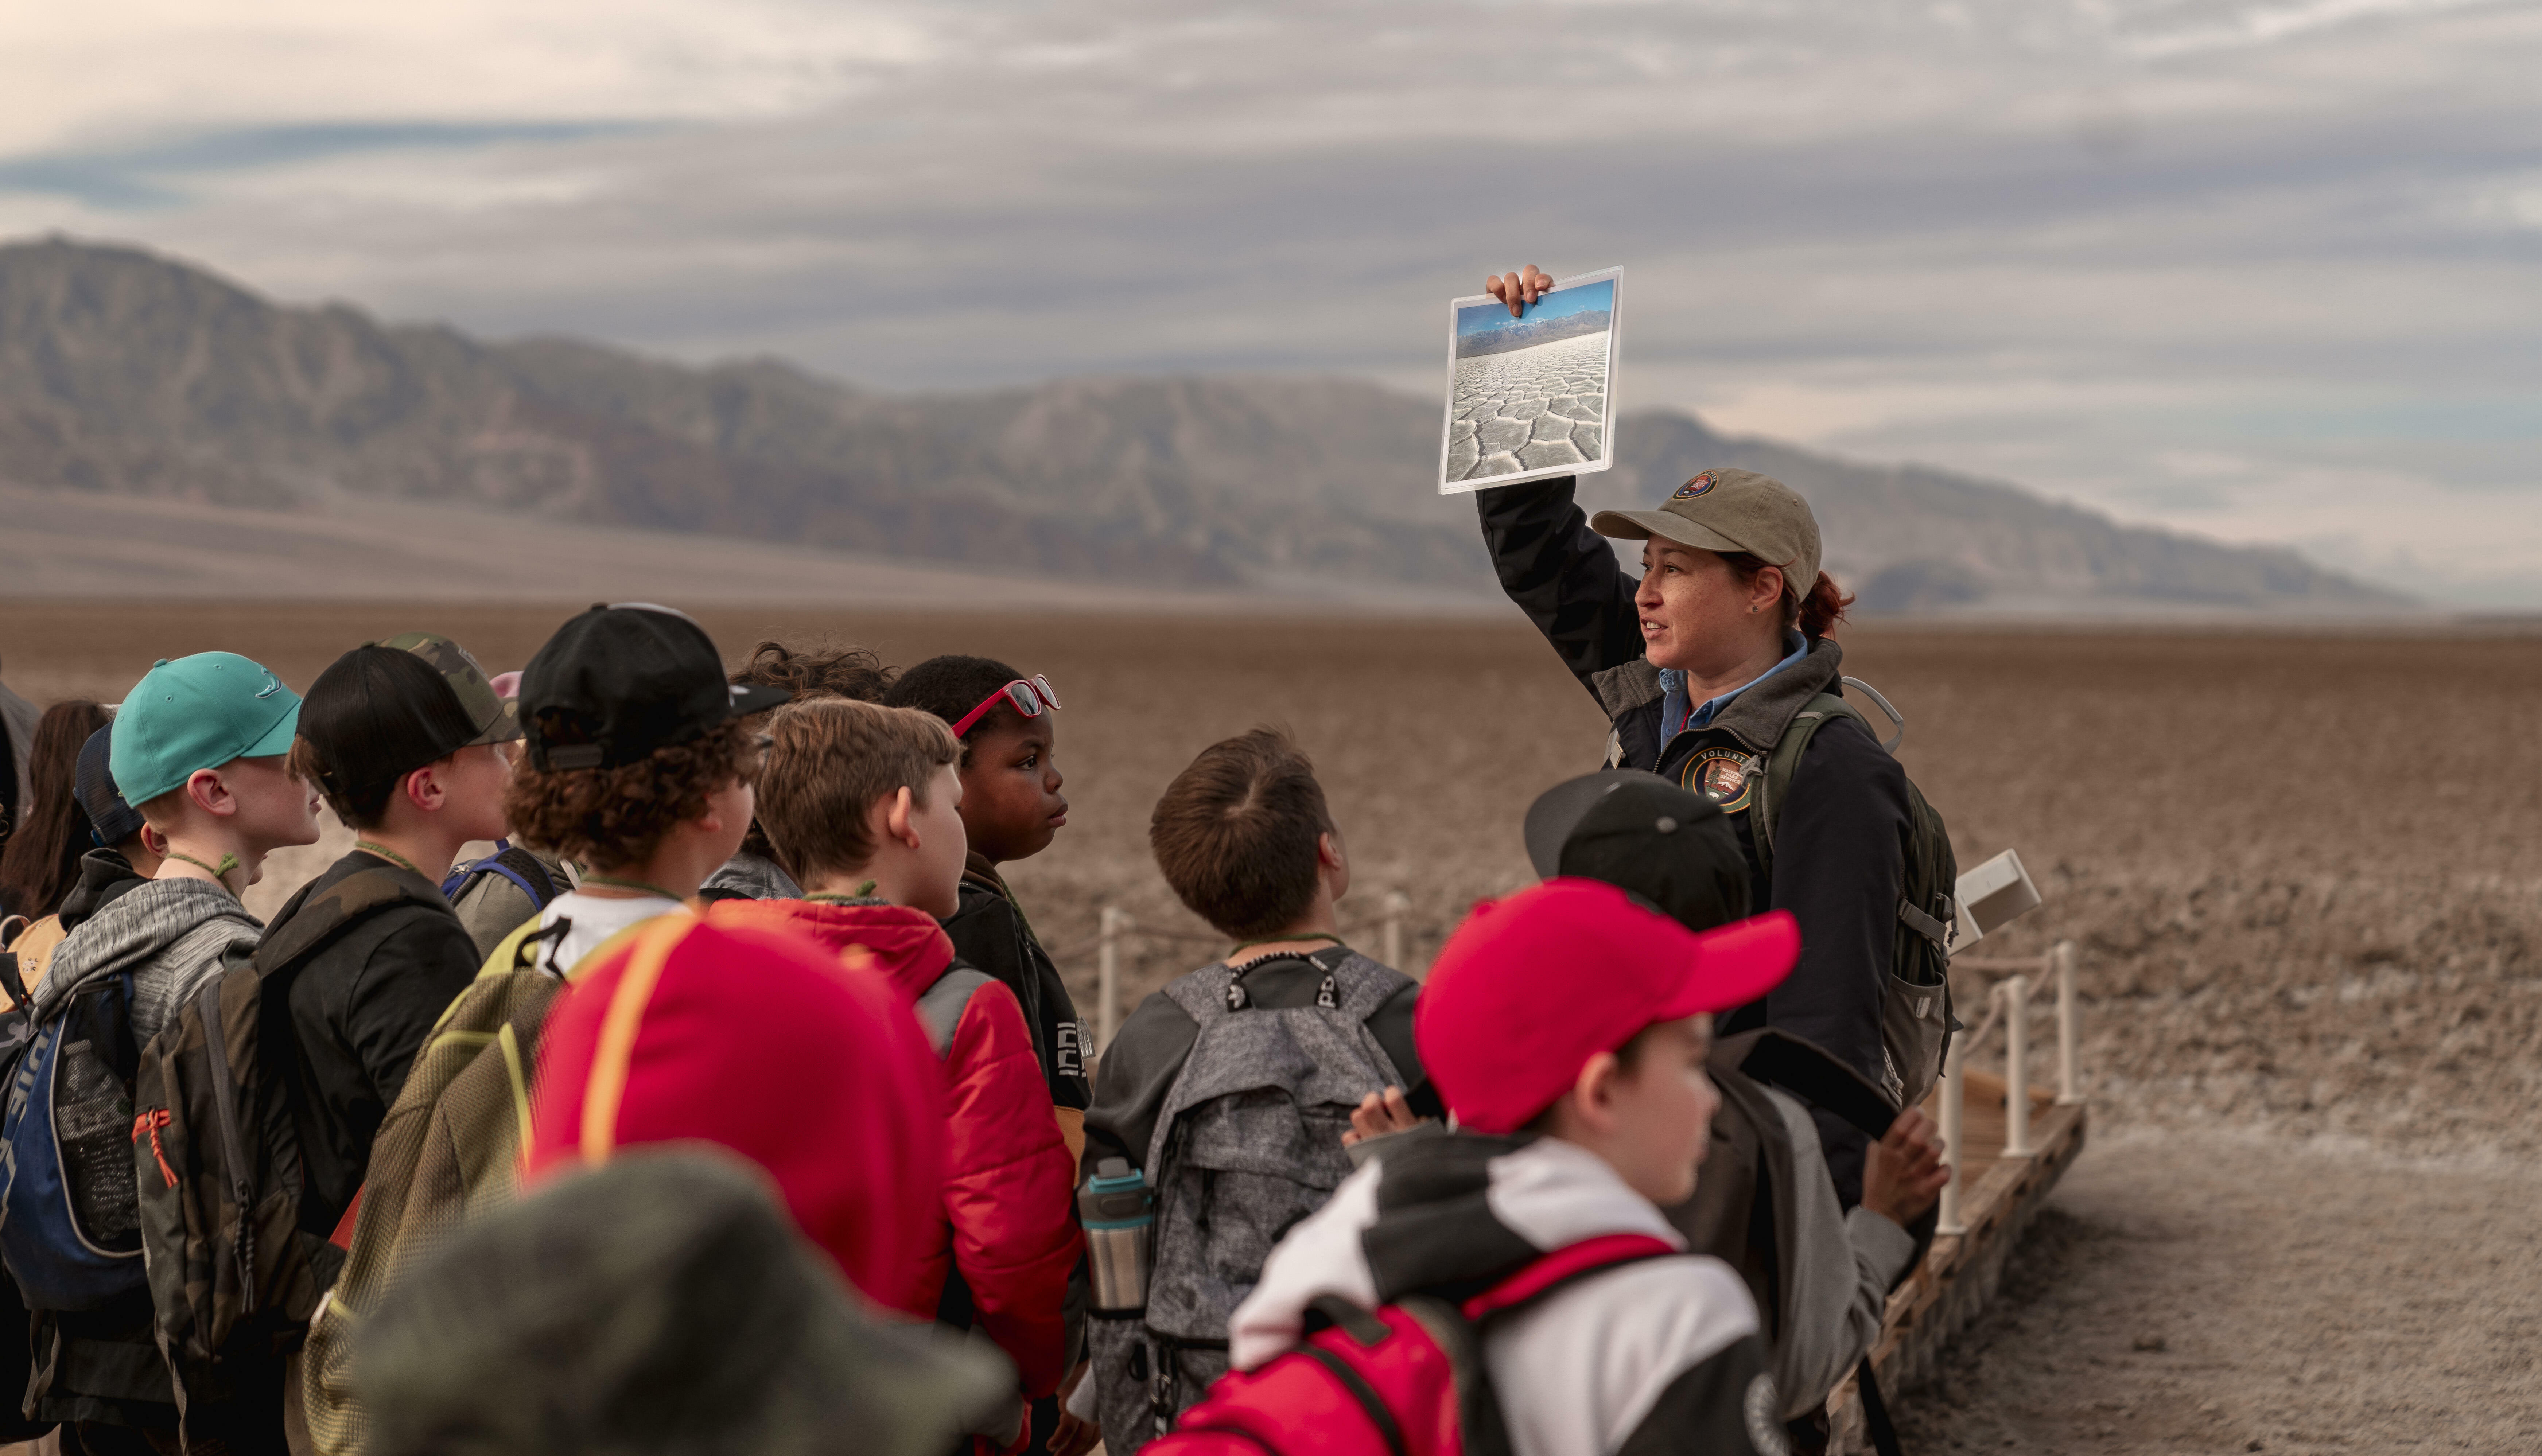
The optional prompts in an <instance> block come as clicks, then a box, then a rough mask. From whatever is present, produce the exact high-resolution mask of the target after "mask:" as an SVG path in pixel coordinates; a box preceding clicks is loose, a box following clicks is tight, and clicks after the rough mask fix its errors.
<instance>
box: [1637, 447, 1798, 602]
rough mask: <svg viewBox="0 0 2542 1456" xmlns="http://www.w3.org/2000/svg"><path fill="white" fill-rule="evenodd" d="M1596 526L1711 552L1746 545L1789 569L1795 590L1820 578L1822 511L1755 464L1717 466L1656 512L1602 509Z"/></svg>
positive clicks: (1771, 562) (1740, 548)
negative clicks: (1814, 512)
mask: <svg viewBox="0 0 2542 1456" xmlns="http://www.w3.org/2000/svg"><path fill="white" fill-rule="evenodd" d="M1589 529H1590V530H1592V531H1595V532H1597V533H1598V534H1599V535H1600V536H1611V537H1614V538H1616V539H1617V540H1619V541H1648V540H1650V539H1651V538H1652V537H1654V536H1656V537H1659V538H1660V539H1662V540H1663V541H1673V542H1676V543H1677V544H1678V545H1680V546H1693V547H1695V548H1697V549H1699V550H1706V551H1746V552H1747V553H1748V554H1750V555H1752V556H1756V557H1758V558H1759V559H1761V560H1763V561H1765V562H1766V563H1767V564H1769V565H1773V566H1779V567H1781V568H1782V569H1783V579H1784V580H1785V581H1786V582H1788V583H1790V586H1791V591H1792V593H1793V594H1794V595H1795V596H1803V597H1805V596H1808V595H1809V591H1810V587H1811V586H1812V585H1814V584H1815V583H1816V582H1817V581H1818V579H1819V518H1818V517H1817V516H1815V515H1812V514H1811V513H1810V503H1809V502H1808V501H1806V500H1803V499H1801V496H1800V492H1799V491H1797V490H1794V489H1793V488H1792V487H1791V486H1789V485H1786V484H1784V483H1783V482H1782V481H1780V480H1777V479H1775V478H1774V477H1773V476H1771V475H1760V474H1757V473H1756V472H1755V471H1733V470H1710V471H1705V472H1704V473H1701V474H1699V475H1696V476H1695V477H1694V478H1693V479H1691V480H1688V481H1686V482H1685V483H1684V484H1682V485H1680V486H1679V487H1678V488H1677V491H1676V493H1675V494H1673V495H1671V496H1670V497H1669V498H1668V499H1667V500H1664V501H1662V502H1660V508H1659V509H1658V510H1655V511H1600V512H1599V513H1598V514H1597V515H1595V516H1592V517H1590V518H1589Z"/></svg>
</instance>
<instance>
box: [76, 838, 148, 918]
mask: <svg viewBox="0 0 2542 1456" xmlns="http://www.w3.org/2000/svg"><path fill="white" fill-rule="evenodd" d="M149 883H150V882H149V880H147V879H145V878H144V877H142V876H141V875H138V874H136V873H134V872H133V869H132V864H131V861H129V860H127V859H125V858H124V857H123V856H122V855H121V854H118V853H116V852H115V851H114V850H112V849H91V850H90V851H88V852H87V853H86V854H83V855H81V856H80V862H79V878H78V879H77V880H74V881H72V882H71V890H70V893H69V894H68V895H65V896H63V897H62V908H61V910H60V911H59V913H60V915H61V921H62V933H63V934H64V935H68V934H69V933H71V932H72V931H74V930H76V929H78V928H79V927H80V922H81V921H82V920H85V919H87V918H88V917H89V916H91V915H93V914H96V913H97V912H98V911H99V910H104V909H106V908H107V907H108V906H110V905H112V904H113V903H114V902H115V901H116V900H118V899H120V898H121V897H122V896H123V894H124V893H125V892H126V891H129V890H136V889H138V888H140V887H141V886H143V885H147V884H149Z"/></svg>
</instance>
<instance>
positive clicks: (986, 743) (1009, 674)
mask: <svg viewBox="0 0 2542 1456" xmlns="http://www.w3.org/2000/svg"><path fill="white" fill-rule="evenodd" d="M882 701H883V702H885V703H887V704H889V705H890V706H893V707H914V708H923V709H925V710H926V711H928V712H931V713H934V714H935V716H937V717H939V718H942V719H943V720H944V721H945V722H946V723H948V724H951V725H952V728H953V736H954V738H955V739H957V740H959V741H960V743H961V745H962V761H961V764H960V767H961V773H962V830H963V833H964V835H965V836H966V837H968V838H969V840H970V845H971V851H970V856H969V858H968V859H967V860H966V862H965V864H964V868H963V871H962V899H961V903H960V905H959V906H957V907H956V908H955V910H954V911H953V913H951V914H950V915H947V916H946V917H945V919H944V932H945V933H946V934H948V935H950V936H952V937H953V950H954V953H955V954H957V955H959V956H960V957H961V958H962V959H963V960H964V961H967V962H969V963H970V964H971V965H973V966H977V967H978V968H980V969H981V970H982V971H985V972H987V973H988V974H990V975H991V976H994V977H996V978H997V979H998V980H999V981H1000V982H1001V983H1004V984H1005V985H1006V987H1007V989H1009V990H1010V991H1013V992H1014V993H1015V1000H1016V1001H1017V1002H1019V1003H1020V1004H1021V1005H1022V1006H1023V1010H1024V1024H1025V1025H1026V1026H1029V1027H1031V1028H1032V1035H1033V1055H1034V1056H1035V1057H1037V1058H1038V1059H1039V1060H1040V1062H1041V1068H1042V1075H1043V1077H1044V1078H1045V1079H1047V1081H1048V1082H1049V1085H1050V1100H1051V1105H1052V1106H1053V1107H1055V1108H1056V1109H1058V1113H1059V1124H1060V1128H1061V1129H1062V1130H1063V1131H1064V1132H1065V1133H1066V1134H1067V1136H1068V1144H1069V1149H1070V1151H1072V1152H1076V1151H1079V1150H1081V1149H1082V1148H1083V1147H1084V1141H1085V1131H1084V1127H1085V1107H1086V1104H1087V1103H1089V1102H1091V1101H1092V1100H1093V1086H1092V1084H1091V1083H1089V1082H1088V1081H1087V1080H1086V1076H1085V1054H1086V1051H1087V1043H1088V1041H1089V1038H1088V1037H1087V1036H1086V1033H1085V1024H1084V1022H1082V1021H1080V1020H1078V1018H1077V1003H1076V1002H1075V1001H1074V1000H1072V999H1070V997H1069V994H1068V985H1067V983H1065V982H1063V981H1062V980H1060V976H1059V967H1058V966H1056V965H1055V964H1053V963H1052V961H1051V959H1050V955H1049V953H1048V952H1046V951H1044V950H1043V949H1042V947H1041V941H1040V940H1039V939H1038V938H1037V937H1035V936H1034V934H1033V932H1032V926H1031V924H1030V923H1029V922H1027V921H1026V920H1025V919H1024V911H1023V907H1022V905H1021V904H1019V903H1018V902H1017V901H1016V900H1015V896H1014V892H1013V891H1012V890H1009V889H1008V888H1007V882H1006V879H1005V877H1003V876H1001V875H1000V874H999V873H998V866H999V865H1001V864H1005V863H1007V862H1009V860H1016V859H1026V858H1029V857H1031V856H1032V855H1035V854H1039V853H1040V852H1041V851H1043V850H1044V849H1047V848H1049V847H1050V841H1051V840H1052V839H1053V838H1054V837H1057V836H1058V834H1059V832H1060V831H1061V830H1062V829H1064V828H1066V827H1067V824H1068V800H1067V799H1066V798H1065V797H1064V796H1062V795H1061V793H1060V791H1059V789H1060V784H1061V782H1062V780H1061V778H1060V773H1059V719H1058V716H1057V714H1058V711H1059V695H1058V694H1057V693H1055V692H1052V691H1051V689H1050V680H1049V679H1047V678H1041V677H1035V678H1030V679H1027V678H1025V677H1024V675H1023V674H1021V673H1018V672H1016V671H1015V670H1014V669H1013V668H1010V667H1009V666H1007V665H1006V664H1005V663H1003V662H999V661H996V660H995V659H992V658H986V657H931V658H929V659H928V660H927V661H925V662H922V663H920V664H919V665H918V666H916V667H914V668H911V669H909V670H908V671H907V672H904V673H902V674H901V675H900V678H899V680H898V681H897V682H895V683H893V684H892V685H891V688H890V689H889V691H887V692H884V693H883V695H882Z"/></svg>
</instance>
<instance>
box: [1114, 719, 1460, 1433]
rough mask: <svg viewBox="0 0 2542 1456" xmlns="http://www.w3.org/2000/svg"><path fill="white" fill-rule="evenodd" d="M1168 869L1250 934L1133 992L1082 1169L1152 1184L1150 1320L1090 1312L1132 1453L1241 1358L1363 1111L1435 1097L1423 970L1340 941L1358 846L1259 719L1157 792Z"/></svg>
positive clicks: (1308, 774)
mask: <svg viewBox="0 0 2542 1456" xmlns="http://www.w3.org/2000/svg"><path fill="white" fill-rule="evenodd" d="M1148 838H1149V843H1150V846H1151V847H1152V848H1153V849H1154V850H1155V852H1156V856H1157V867H1158V868H1159V869H1160V870H1162V871H1163V872H1164V876H1165V882H1166V883H1167V884H1169V885H1171V886H1172V887H1173V889H1174V893H1175V894H1176V895H1178V896H1180V897H1181V898H1182V902H1183V904H1185V905H1187V906H1189V907H1191V909H1192V910H1193V912H1194V913H1196V914H1198V915H1200V916H1201V917H1202V918H1203V919H1205V920H1207V921H1209V922H1210V923H1211V924H1212V925H1214V926H1216V927H1217V928H1218V929H1219V930H1220V931H1221V932H1222V933H1224V934H1225V935H1226V936H1227V937H1228V938H1229V939H1231V940H1233V941H1234V942H1235V946H1234V950H1232V951H1231V952H1230V953H1229V954H1228V956H1227V957H1226V958H1225V959H1224V960H1221V961H1219V962H1217V963H1215V964H1212V965H1209V966H1205V967H1202V968H1201V969H1200V970H1198V971H1194V972H1192V973H1190V974H1189V975H1187V976H1184V977H1182V978H1180V979H1179V980H1177V981H1175V982H1174V983H1171V984H1170V985H1167V986H1166V987H1165V988H1164V989H1162V990H1160V991H1159V992H1157V993H1156V994H1155V995H1152V996H1150V997H1148V998H1147V1000H1145V1001H1144V1002H1142V1003H1140V1006H1139V1008H1138V1010H1137V1011H1135V1012H1133V1013H1132V1014H1131V1016H1130V1019H1129V1021H1128V1022H1127V1023H1125V1024H1124V1025H1123V1026H1122V1028H1121V1031H1120V1035H1119V1036H1118V1037H1117V1038H1115V1039H1114V1041H1113V1043H1112V1045H1111V1046H1110V1047H1109V1048H1107V1049H1106V1050H1105V1052H1104V1055H1103V1063H1102V1071H1101V1079H1100V1081H1099V1083H1098V1085H1097V1086H1096V1088H1095V1097H1094V1106H1093V1107H1092V1108H1091V1109H1089V1110H1088V1111H1087V1113H1086V1116H1085V1154H1084V1173H1085V1174H1088V1175H1090V1174H1092V1173H1093V1172H1094V1171H1095V1169H1096V1168H1097V1167H1098V1165H1099V1164H1100V1163H1101V1162H1102V1161H1103V1160H1104V1159H1107V1158H1119V1159H1121V1160H1123V1161H1124V1162H1126V1163H1127V1164H1128V1165H1129V1166H1130V1167H1131V1168H1134V1169H1144V1170H1145V1171H1146V1174H1147V1178H1148V1182H1149V1184H1150V1186H1152V1187H1153V1188H1155V1189H1156V1191H1157V1204H1156V1234H1155V1243H1154V1246H1153V1247H1154V1249H1155V1251H1156V1252H1155V1256H1154V1262H1155V1268H1154V1270H1153V1272H1152V1273H1151V1274H1150V1275H1149V1279H1148V1303H1147V1308H1146V1311H1145V1314H1144V1316H1143V1317H1142V1318H1138V1319H1128V1318H1107V1319H1097V1320H1095V1321H1093V1322H1092V1325H1091V1332H1092V1344H1093V1362H1094V1363H1093V1381H1094V1386H1095V1392H1094V1402H1093V1404H1094V1407H1095V1409H1096V1411H1097V1412H1099V1414H1100V1417H1101V1420H1102V1425H1103V1440H1104V1445H1105V1449H1107V1450H1110V1451H1113V1452H1116V1453H1122V1456H1126V1453H1128V1452H1130V1451H1133V1450H1136V1449H1137V1448H1138V1447H1139V1446H1141V1445H1143V1444H1145V1443H1146V1442H1147V1441H1148V1440H1149V1439H1150V1438H1151V1437H1152V1436H1154V1435H1155V1434H1156V1432H1157V1431H1158V1429H1159V1427H1160V1424H1161V1423H1162V1422H1164V1421H1166V1420H1170V1419H1171V1418H1172V1417H1173V1415H1174V1414H1175V1413H1176V1412H1178V1411H1180V1410H1181V1409H1182V1408H1183V1407H1185V1406H1188V1405H1190V1404H1191V1403H1192V1402H1193V1401H1195V1400H1197V1399H1199V1397H1200V1394H1201V1392H1202V1390H1203V1389H1204V1388H1205V1387H1206V1386H1207V1385H1208V1384H1209V1382H1210V1381H1211V1380H1213V1379H1216V1378H1217V1377H1218V1375H1219V1374H1221V1373H1222V1372H1224V1371H1225V1370H1226V1368H1227V1354H1226V1345H1225V1341H1226V1338H1227V1320H1228V1316H1229V1315H1230V1314H1232V1313H1233V1312H1234V1309H1235V1306H1236V1304H1237V1302H1238V1301H1239V1300H1241V1299H1242V1298H1243V1297H1244V1295H1245V1294H1246V1293H1247V1292H1248V1291H1249V1290H1250V1289H1251V1288H1252V1287H1253V1277H1254V1273H1255V1271H1257V1270H1259V1269H1260V1268H1261V1265H1262V1260H1263V1259H1264V1257H1265V1256H1267V1255H1268V1254H1269V1253H1270V1252H1271V1246H1272V1244H1273V1243H1274V1242H1275V1241H1276V1240H1277V1239H1278V1238H1279V1236H1280V1234H1281V1232H1282V1231H1283V1230H1285V1229H1287V1228H1288V1227H1289V1226H1290V1225H1291V1224H1293V1223H1295V1222H1297V1221H1298V1220H1299V1219H1301V1218H1303V1217H1305V1216H1306V1215H1308V1213H1311V1212H1312V1211H1314V1209H1315V1208H1317V1207H1319V1206H1321V1205H1322V1203H1323V1201H1324V1200H1325V1199H1326V1198H1327V1197H1329V1196H1330V1194H1331V1192H1332V1189H1333V1187H1334V1186H1335V1185H1336V1184H1338V1183H1340V1182H1341V1181H1342V1179H1343V1177H1344V1176H1345V1175H1347V1174H1348V1173H1349V1171H1350V1163H1349V1159H1348V1157H1347V1156H1346V1155H1345V1153H1344V1151H1343V1147H1342V1137H1343V1134H1344V1132H1345V1130H1346V1129H1347V1128H1349V1127H1350V1118H1351V1110H1352V1108H1353V1106H1354V1105H1356V1104H1358V1103H1359V1102H1360V1101H1361V1100H1362V1099H1363V1098H1365V1097H1367V1096H1368V1095H1370V1094H1372V1093H1377V1092H1380V1091H1382V1090H1383V1089H1384V1088H1387V1087H1389V1086H1390V1087H1397V1088H1409V1089H1411V1091H1410V1096H1409V1099H1408V1102H1409V1105H1410V1107H1411V1108H1412V1109H1413V1111H1414V1112H1415V1113H1419V1112H1422V1111H1427V1112H1431V1113H1433V1114H1435V1113H1436V1111H1437V1108H1438V1103H1437V1099H1436V1096H1435V1094H1433V1093H1432V1092H1431V1091H1430V1088H1429V1084H1428V1082H1427V1080H1426V1079H1425V1078H1424V1076H1423V1073H1422V1061H1421V1057H1420V1056H1419V1055H1418V1054H1417V1053H1416V1051H1415V1049H1414V1039H1413V1007H1414V1004H1415V998H1416V996H1417V995H1418V994H1419V989H1420V988H1419V987H1418V986H1417V985H1416V984H1414V983H1413V982H1412V981H1411V980H1410V979H1409V978H1408V977H1404V976H1401V975H1399V974H1397V973H1395V972H1393V971H1390V970H1388V969H1386V968H1385V967H1383V966H1381V965H1379V964H1378V963H1377V962H1375V961H1373V960H1370V959H1369V958H1368V957H1366V956H1363V955H1360V954H1359V953H1358V952H1356V951H1353V950H1352V949H1351V948H1350V947H1348V946H1346V945H1344V944H1343V943H1342V941H1341V937H1340V936H1339V935H1338V934H1337V933H1336V924H1335V920H1334V914H1333V907H1334V903H1335V902H1337V901H1339V900H1340V899H1341V898H1342V896H1343V895H1345V894H1347V893H1348V892H1349V890H1350V860H1349V858H1348V856H1347V855H1346V854H1345V853H1344V851H1343V848H1342V839H1341V834H1340V831H1339V830H1337V829H1335V828H1334V826H1333V821H1332V816H1331V815H1330V814H1329V813H1327V812H1326V810H1325V807H1324V792H1323V788H1322V786H1321V785H1319V784H1318V783H1316V781H1315V775H1314V768H1313V765H1312V764H1308V762H1307V757H1306V755H1304V754H1302V753H1300V752H1299V751H1298V749H1297V746H1296V745H1294V744H1292V743H1291V742H1290V741H1289V740H1288V739H1287V738H1286V737H1285V736H1283V735H1282V734H1280V733H1277V732H1275V731H1273V730H1271V729H1267V728H1257V729H1255V730H1254V731H1253V732H1251V733H1247V734H1244V735H1242V736H1241V737H1237V738H1231V739H1229V740H1227V741H1226V742H1224V743H1220V744H1216V745H1214V746H1212V747H1211V748H1209V749H1207V750H1205V751H1203V752H1202V754H1201V756H1200V757H1199V758H1197V759H1195V760H1193V761H1192V764H1191V766H1190V767H1188V768H1185V769H1184V770H1183V771H1182V773H1181V774H1180V775H1178V776H1177V777H1176V778H1175V779H1174V781H1173V782H1172V784H1170V785H1168V786H1167V787H1166V789H1165V793H1164V797H1162V798H1160V799H1159V800H1158V801H1157V807H1156V812H1155V814H1154V816H1153V817H1152V819H1151V820H1150V824H1149V831H1148Z"/></svg>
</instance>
